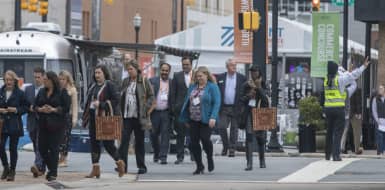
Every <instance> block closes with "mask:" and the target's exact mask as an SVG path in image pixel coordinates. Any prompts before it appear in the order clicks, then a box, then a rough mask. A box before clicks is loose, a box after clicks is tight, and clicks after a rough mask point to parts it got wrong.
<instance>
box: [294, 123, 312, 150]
mask: <svg viewBox="0 0 385 190" xmlns="http://www.w3.org/2000/svg"><path fill="white" fill-rule="evenodd" d="M298 136H299V152H300V153H302V152H316V143H315V142H316V141H315V128H314V127H313V126H306V125H299V126H298Z"/></svg>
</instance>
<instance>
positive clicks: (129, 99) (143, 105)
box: [119, 60, 154, 174]
mask: <svg viewBox="0 0 385 190" xmlns="http://www.w3.org/2000/svg"><path fill="white" fill-rule="evenodd" d="M124 67H125V68H126V70H127V72H128V74H129V77H127V78H125V79H124V80H123V83H122V88H121V97H120V102H121V111H122V115H123V124H124V125H123V129H122V143H121V145H120V147H119V153H120V156H121V158H122V159H123V161H124V163H125V164H126V167H125V172H127V152H128V145H129V142H130V136H131V133H132V132H134V134H135V156H136V166H137V167H138V174H144V173H146V172H147V167H146V164H145V158H144V156H145V151H144V131H145V130H149V129H151V126H150V125H149V124H148V123H146V121H150V118H149V117H150V114H151V108H152V104H153V101H154V93H153V91H152V88H151V84H150V82H149V80H148V79H147V78H144V77H143V76H142V75H141V71H140V69H139V65H138V64H137V62H136V61H135V60H129V61H126V62H125V63H124Z"/></svg>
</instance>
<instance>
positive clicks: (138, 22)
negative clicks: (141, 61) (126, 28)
mask: <svg viewBox="0 0 385 190" xmlns="http://www.w3.org/2000/svg"><path fill="white" fill-rule="evenodd" d="M141 24H142V17H140V15H139V13H136V15H135V17H134V27H135V43H136V46H138V44H139V30H140V25H141ZM135 59H136V60H138V47H136V48H135Z"/></svg>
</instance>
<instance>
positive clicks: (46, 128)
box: [34, 71, 71, 181]
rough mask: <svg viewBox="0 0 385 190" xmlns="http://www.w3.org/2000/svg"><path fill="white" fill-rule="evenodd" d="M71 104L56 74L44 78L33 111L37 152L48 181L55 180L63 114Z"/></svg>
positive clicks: (64, 121) (48, 74)
mask: <svg viewBox="0 0 385 190" xmlns="http://www.w3.org/2000/svg"><path fill="white" fill-rule="evenodd" d="M70 104H71V100H70V97H69V96H68V94H67V91H65V90H61V88H60V84H59V78H58V76H57V75H56V73H54V72H52V71H49V72H47V73H46V74H45V76H44V88H42V89H41V90H40V91H39V93H38V94H37V97H36V100H35V105H34V110H35V111H36V112H37V114H38V118H39V119H38V125H39V127H40V132H39V137H38V139H39V152H40V154H41V156H42V157H43V160H44V162H45V163H46V165H47V168H48V173H47V175H46V179H47V180H48V181H52V180H56V178H57V168H58V161H59V144H60V142H61V140H62V138H63V135H64V130H65V127H66V125H65V123H66V120H65V114H67V113H68V111H69V105H70Z"/></svg>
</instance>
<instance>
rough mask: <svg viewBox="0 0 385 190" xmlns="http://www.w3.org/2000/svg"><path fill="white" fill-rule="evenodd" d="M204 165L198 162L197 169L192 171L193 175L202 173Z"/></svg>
mask: <svg viewBox="0 0 385 190" xmlns="http://www.w3.org/2000/svg"><path fill="white" fill-rule="evenodd" d="M204 170H205V166H204V165H203V164H198V166H197V169H196V170H195V171H194V172H193V175H199V174H203V173H204Z"/></svg>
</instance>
